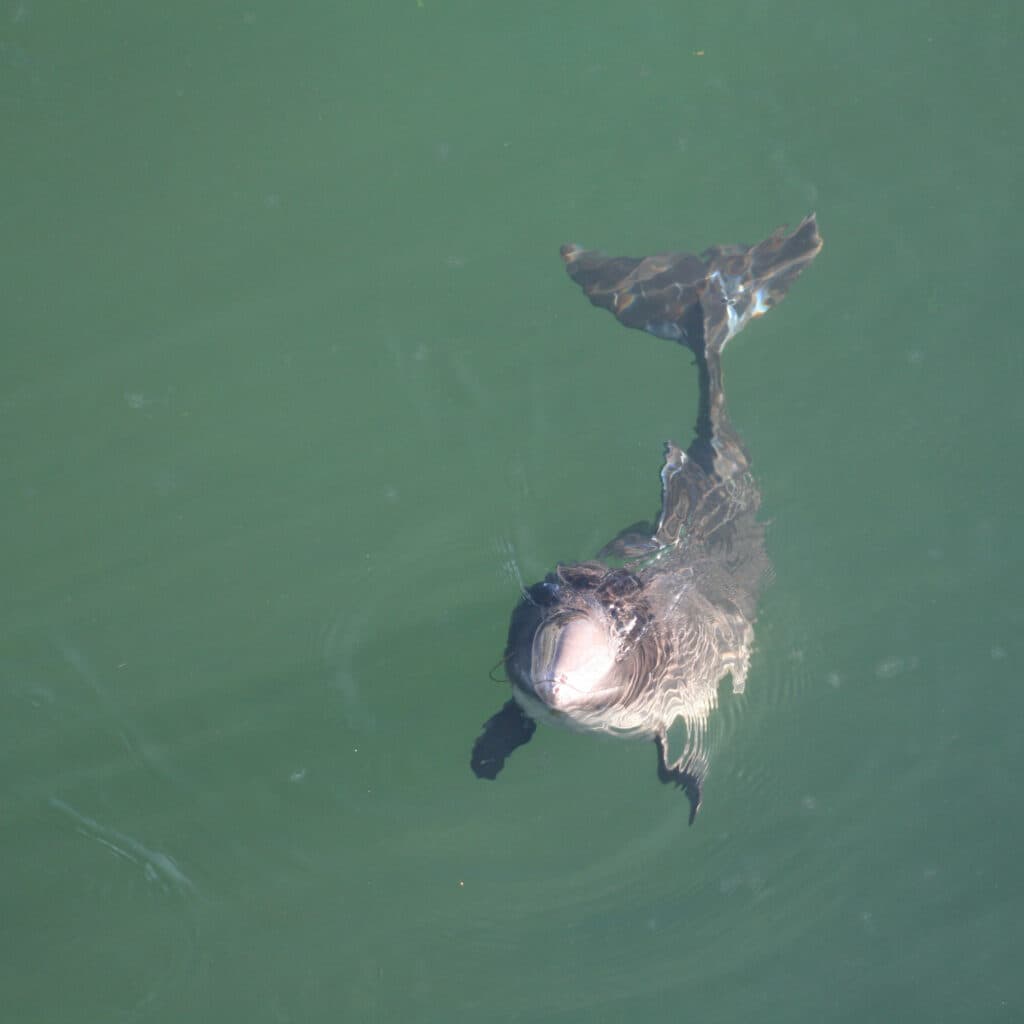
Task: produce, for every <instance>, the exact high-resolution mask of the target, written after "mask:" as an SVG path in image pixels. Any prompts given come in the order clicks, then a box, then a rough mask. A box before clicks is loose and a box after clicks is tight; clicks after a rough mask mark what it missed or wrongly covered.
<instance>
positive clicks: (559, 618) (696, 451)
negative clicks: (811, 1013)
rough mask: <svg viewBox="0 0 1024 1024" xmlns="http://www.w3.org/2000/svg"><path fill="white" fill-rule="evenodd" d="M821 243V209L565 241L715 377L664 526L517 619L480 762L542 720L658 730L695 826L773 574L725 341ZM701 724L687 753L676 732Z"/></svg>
mask: <svg viewBox="0 0 1024 1024" xmlns="http://www.w3.org/2000/svg"><path fill="white" fill-rule="evenodd" d="M820 249H821V238H820V237H819V235H818V229H817V223H816V222H815V219H814V216H813V215H812V216H810V217H808V218H807V219H806V220H804V221H803V222H802V223H801V224H800V225H799V226H798V227H797V229H796V230H795V231H793V232H792V233H791V234H785V233H784V232H783V231H781V230H780V231H777V232H776V233H775V234H774V235H772V236H771V237H770V238H768V239H766V240H765V241H763V242H761V243H760V244H759V245H755V246H752V247H746V246H730V247H722V246H716V247H714V248H712V249H708V250H707V251H706V252H704V253H703V254H702V255H701V256H699V257H698V256H693V255H689V254H684V253H667V254H663V255H659V256H650V257H647V258H646V259H631V258H626V257H618V258H609V257H605V256H602V255H600V254H598V253H595V252H590V251H587V250H583V249H580V248H578V247H576V246H571V245H570V246H564V247H563V248H562V258H563V260H564V261H565V264H566V268H567V270H568V272H569V276H570V277H571V278H572V279H573V280H574V281H575V282H576V283H577V284H579V285H580V286H581V287H582V289H583V291H584V293H585V294H586V296H587V297H588V298H589V299H590V301H591V302H592V303H593V304H594V305H595V306H599V307H601V308H602V309H607V310H608V311H609V312H611V313H612V314H613V315H614V316H615V317H616V319H617V320H619V322H620V323H622V324H624V325H625V326H626V327H634V328H638V329H640V330H644V331H647V332H649V333H651V334H655V335H657V336H658V337H661V338H666V339H669V340H673V341H677V342H679V343H680V344H682V345H684V346H685V347H687V348H688V349H690V351H691V352H692V353H693V355H694V359H695V362H696V366H697V373H698V379H699V383H700V400H699V403H698V411H697V423H696V427H695V431H694V438H693V440H692V441H691V442H690V445H689V447H688V448H687V449H686V451H685V452H684V451H682V450H681V449H680V448H679V447H678V446H677V445H675V444H673V443H672V442H669V443H668V444H667V445H666V448H665V462H664V465H663V467H662V471H661V481H662V505H661V513H660V516H659V518H658V522H657V523H656V524H654V525H653V526H652V525H649V524H643V523H640V524H636V525H634V526H632V527H629V528H628V529H627V530H624V531H623V532H622V533H621V534H620V535H619V536H618V537H616V538H615V539H614V540H613V541H611V542H610V543H609V544H608V545H607V546H606V547H605V548H604V549H603V550H602V551H601V552H600V554H599V559H600V560H597V561H589V562H581V563H574V564H560V565H558V566H557V567H556V568H555V569H554V571H553V572H551V573H549V574H548V575H547V576H546V577H545V578H544V580H542V581H541V582H540V583H536V584H534V585H533V586H531V587H529V588H527V589H526V590H525V591H524V592H523V595H522V599H521V600H520V602H519V604H518V605H517V606H516V608H515V610H514V611H513V613H512V620H511V623H510V626H509V634H508V644H507V647H506V650H505V667H506V670H507V672H508V675H509V678H510V680H511V683H512V693H513V700H510V701H509V702H508V703H507V704H506V705H505V706H504V707H503V708H502V709H501V711H499V712H498V713H497V714H496V715H495V716H493V717H492V718H491V719H490V720H489V721H488V722H487V723H486V725H485V726H484V732H483V733H482V734H481V736H480V737H479V738H478V739H477V741H476V744H475V745H474V748H473V756H472V761H471V764H472V767H473V770H474V772H475V773H476V774H477V775H478V776H480V777H482V778H491V779H493V778H495V777H496V775H497V774H498V772H499V771H500V770H501V768H502V766H503V764H504V762H505V759H506V758H507V757H508V755H509V754H510V753H511V752H512V751H513V750H514V749H515V748H516V747H518V746H521V745H522V744H523V743H526V742H527V741H528V740H529V739H530V737H531V736H532V735H533V731H534V728H535V726H534V720H535V719H539V718H543V719H547V720H549V721H553V722H557V723H559V724H562V725H566V726H569V727H570V728H574V729H578V730H583V731H590V732H608V733H615V734H620V735H640V736H648V737H652V738H653V739H654V741H655V743H656V745H657V750H658V777H659V779H660V780H661V781H662V782H669V783H673V784H675V785H678V786H679V787H681V788H682V789H683V790H684V791H685V792H686V794H687V796H688V798H689V802H690V821H691V823H692V821H693V818H694V815H695V814H696V812H697V809H698V808H699V806H700V801H701V785H702V781H703V778H704V775H705V774H706V772H707V760H706V755H705V750H704V734H705V727H706V725H707V720H708V716H709V714H710V713H711V711H712V710H713V709H714V707H715V705H716V703H717V699H718V684H719V683H720V681H721V680H722V679H723V678H724V677H725V676H726V675H728V676H730V677H731V679H732V689H733V692H737V693H738V692H741V691H742V690H743V687H744V685H745V683H746V677H747V669H748V665H749V661H750V650H751V645H752V643H753V638H754V630H753V624H754V618H755V613H756V606H757V598H758V591H759V588H760V585H761V583H762V581H763V580H764V578H765V576H766V574H767V572H768V571H769V568H770V567H769V563H768V558H767V555H766V554H765V549H764V531H763V527H762V526H761V524H760V523H758V521H757V518H756V516H757V511H758V506H759V505H760V499H761V496H760V492H759V490H758V487H757V484H756V482H755V481H754V478H753V476H752V475H751V472H750V464H749V459H748V456H747V452H746V449H745V448H744V446H743V443H742V441H741V440H740V438H739V435H738V434H737V433H736V431H735V430H734V429H733V427H732V424H731V423H730V422H729V417H728V413H727V411H726V406H725V391H724V389H723V384H722V369H721V355H722V350H723V349H724V348H725V345H726V342H728V341H729V339H730V338H732V337H733V336H734V335H735V334H736V333H738V332H739V331H740V330H742V329H743V327H744V326H745V325H746V324H747V323H748V322H749V321H750V320H751V319H753V318H754V317H757V316H760V315H761V314H763V313H765V312H767V311H768V310H769V309H770V308H772V306H774V305H776V304H777V303H778V302H780V301H781V299H782V298H783V296H784V295H785V294H786V291H787V290H788V288H789V286H790V285H791V284H792V282H793V281H794V280H795V278H796V277H797V275H799V273H800V272H801V271H802V270H803V269H804V267H806V266H807V264H808V263H810V262H811V260H813V259H814V257H815V256H816V255H817V254H818V252H819V251H820ZM677 719H682V720H683V721H684V723H685V725H686V736H687V739H686V745H685V748H684V750H683V751H682V752H681V753H680V754H679V755H678V756H676V757H675V758H671V757H670V754H669V750H668V730H669V728H670V727H671V726H672V724H673V723H674V722H675V721H676V720H677Z"/></svg>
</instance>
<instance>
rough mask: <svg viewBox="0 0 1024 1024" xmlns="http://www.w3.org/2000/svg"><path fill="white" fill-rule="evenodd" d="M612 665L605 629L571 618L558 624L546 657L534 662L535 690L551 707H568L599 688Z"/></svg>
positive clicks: (584, 700)
mask: <svg viewBox="0 0 1024 1024" xmlns="http://www.w3.org/2000/svg"><path fill="white" fill-rule="evenodd" d="M545 646H547V645H545ZM614 665H615V655H614V651H613V649H612V644H611V638H610V637H609V635H608V633H607V631H606V630H604V629H602V628H601V626H600V625H598V624H597V623H595V622H593V621H592V620H591V619H589V618H578V619H574V620H573V621H571V622H569V623H566V624H565V625H563V626H561V627H559V633H558V637H557V640H556V641H555V643H554V645H553V649H551V648H549V649H548V657H547V658H545V659H544V660H543V661H542V663H541V664H539V665H535V669H537V670H539V678H536V679H535V680H534V690H535V691H536V693H537V696H538V697H540V698H541V700H543V701H544V702H545V703H547V704H548V705H550V706H551V707H552V708H563V709H564V708H571V707H573V706H574V705H576V704H579V703H583V702H586V701H587V700H588V699H589V698H591V697H592V696H593V695H594V694H595V693H596V692H598V691H600V690H601V689H602V686H603V684H604V682H605V679H606V677H607V675H608V673H609V672H610V671H611V669H612V668H613V666H614Z"/></svg>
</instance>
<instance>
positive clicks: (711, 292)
mask: <svg viewBox="0 0 1024 1024" xmlns="http://www.w3.org/2000/svg"><path fill="white" fill-rule="evenodd" d="M821 244H822V243H821V236H820V235H819V234H818V224H817V221H816V220H815V218H814V214H813V213H812V214H811V215H810V216H808V217H806V218H805V219H804V220H803V221H802V222H801V223H800V225H799V226H798V227H797V228H796V230H795V231H793V232H791V233H790V234H786V233H785V231H784V230H783V229H782V228H780V229H779V230H778V231H776V232H775V233H774V234H773V235H772V236H771V237H770V238H766V239H765V240H764V241H763V242H760V243H759V244H758V245H754V246H744V245H733V246H714V247H713V248H711V249H708V250H706V251H705V252H703V253H702V254H701V255H700V256H694V255H692V254H690V253H674V252H670V253H662V254H660V255H657V256H648V257H646V258H644V259H633V258H630V257H626V256H618V257H609V256H604V255H602V254H601V253H598V252H594V251H592V250H588V249H581V248H580V247H579V246H577V245H563V246H562V250H561V251H562V259H563V260H565V264H566V269H567V270H568V271H569V276H570V277H571V278H572V279H573V280H574V281H575V282H576V283H577V284H578V285H579V286H580V287H581V288H582V289H583V291H584V294H585V295H586V296H587V298H588V299H590V301H591V302H592V303H593V304H594V305H595V306H599V307H601V308H602V309H607V310H608V311H609V312H611V313H612V314H613V315H614V316H615V318H616V319H617V320H618V321H619V323H621V324H623V325H624V326H626V327H635V328H637V329H638V330H642V331H647V332H649V333H650V334H654V335H656V336H657V337H659V338H667V339H668V340H670V341H678V342H679V343H680V344H682V345H686V346H687V347H689V348H691V349H693V350H694V351H695V352H702V351H712V352H721V350H722V349H723V348H724V347H725V344H726V342H727V341H728V340H729V339H730V338H731V337H733V335H735V334H737V333H738V332H739V331H741V330H742V329H743V328H744V327H745V326H746V324H747V323H748V322H749V321H750V320H751V319H753V318H754V317H757V316H761V315H762V314H763V313H767V312H768V310H769V309H771V308H772V307H773V306H775V305H777V304H778V303H779V302H781V301H782V299H783V297H784V296H785V294H786V292H787V290H788V289H789V286H790V285H791V284H792V283H793V281H794V280H796V278H797V277H798V276H799V274H800V272H801V271H802V270H803V269H804V267H806V266H807V264H808V263H810V262H811V260H813V259H814V257H815V256H817V255H818V253H819V252H820V251H821Z"/></svg>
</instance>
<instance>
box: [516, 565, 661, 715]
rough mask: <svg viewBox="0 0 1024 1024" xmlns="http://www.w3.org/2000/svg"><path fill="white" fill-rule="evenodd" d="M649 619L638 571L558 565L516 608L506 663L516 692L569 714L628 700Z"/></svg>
mask: <svg viewBox="0 0 1024 1024" xmlns="http://www.w3.org/2000/svg"><path fill="white" fill-rule="evenodd" d="M650 618H651V617H650V614H649V612H648V611H647V607H646V602H645V601H644V599H643V594H642V590H641V584H640V581H639V580H638V579H637V577H636V576H634V575H633V574H632V573H629V572H627V571H626V570H622V569H609V568H608V567H607V566H604V565H601V564H599V563H596V562H584V563H581V564H577V565H560V566H558V568H557V569H556V570H555V571H554V572H553V573H550V574H549V575H548V576H547V577H546V578H545V579H544V580H543V581H542V582H541V583H536V584H534V585H533V586H532V587H530V588H529V589H528V590H526V591H525V592H524V594H523V598H522V600H521V601H520V602H519V605H518V607H517V608H516V609H515V611H514V612H513V614H512V621H511V624H510V626H509V634H508V645H507V647H506V650H505V665H506V668H507V670H508V674H509V677H510V679H511V681H512V683H513V685H514V686H515V688H516V692H517V696H520V697H522V698H525V699H524V701H523V703H525V704H526V705H528V707H529V708H532V709H533V710H537V708H536V704H535V702H539V703H540V705H542V709H543V710H546V711H549V712H553V713H554V714H555V716H556V717H560V716H565V717H567V718H569V719H573V718H577V717H583V716H586V715H587V714H588V713H594V712H599V711H601V710H602V709H604V708H608V707H610V706H612V705H617V704H621V703H622V702H624V701H627V700H628V699H629V697H630V696H631V693H632V690H633V688H634V687H635V684H636V681H637V679H638V676H639V673H638V671H637V669H638V667H639V666H638V664H637V656H638V655H639V654H640V653H641V652H642V649H643V647H644V644H643V642H642V641H643V636H644V633H645V630H646V629H647V627H648V626H649V624H650Z"/></svg>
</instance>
